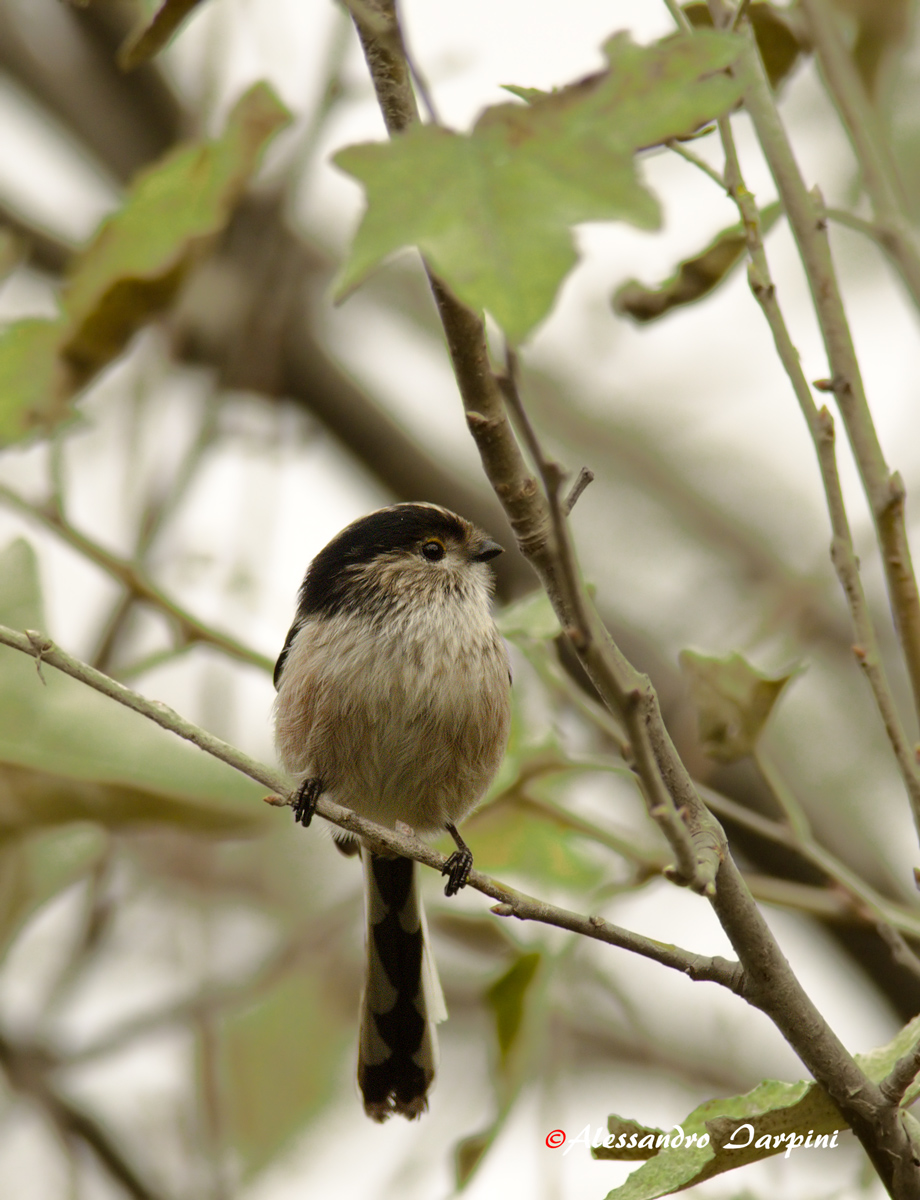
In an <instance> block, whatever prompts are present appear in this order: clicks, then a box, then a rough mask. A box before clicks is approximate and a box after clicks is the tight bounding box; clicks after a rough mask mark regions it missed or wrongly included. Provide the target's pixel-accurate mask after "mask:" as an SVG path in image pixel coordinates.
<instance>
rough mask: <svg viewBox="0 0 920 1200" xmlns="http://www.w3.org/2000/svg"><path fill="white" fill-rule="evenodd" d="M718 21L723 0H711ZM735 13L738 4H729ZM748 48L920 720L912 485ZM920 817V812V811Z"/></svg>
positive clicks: (763, 141)
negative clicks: (894, 462) (887, 438)
mask: <svg viewBox="0 0 920 1200" xmlns="http://www.w3.org/2000/svg"><path fill="white" fill-rule="evenodd" d="M709 3H710V8H711V11H713V17H714V19H715V21H716V24H717V25H719V24H720V21H721V19H722V16H723V13H724V12H725V6H724V4H723V2H722V0H709ZM729 11H730V10H729ZM738 36H739V41H740V43H741V44H742V46H743V47H744V50H743V53H742V56H741V59H740V60H739V65H738V68H737V70H739V72H741V74H742V77H743V78H744V79H745V80H746V86H745V91H744V103H745V107H746V109H747V112H748V113H749V115H750V117H751V120H752V121H753V123H754V129H755V131H756V133H757V137H758V140H759V142H760V145H761V147H762V149H763V152H764V155H765V157H766V160H767V164H768V166H769V167H770V171H771V173H772V175H773V179H774V181H775V183H776V187H777V190H778V192H779V197H780V199H781V200H782V203H783V208H784V209H785V212H786V216H787V218H788V221H789V227H790V229H791V230H792V233H793V236H794V238H795V241H796V244H797V246H798V249H799V254H800V256H801V258H802V263H803V265H804V268H805V275H806V278H807V280H808V285H809V287H810V289H811V294H812V300H813V303H814V307H815V312H816V314H817V317H818V324H819V326H820V329H821V335H822V338H823V340H824V345H825V349H826V351H827V356H828V361H829V363H830V368H831V374H832V379H833V391H834V395H835V397H836V399H837V404H838V406H839V409H840V413H841V416H842V417H843V421H844V425H845V426H846V431H847V436H848V438H849V441H850V445H851V447H852V449H853V456H854V458H855V459H856V464H857V467H858V469H859V476H860V479H861V481H862V484H863V488H864V490H865V493H866V496H867V498H868V501H869V507H870V510H871V512H872V518H873V521H874V523H875V530H876V538H877V540H878V544H879V549H880V551H881V558H882V565H883V567H884V571H885V579H886V583H887V587H888V597H889V602H890V604H891V609H892V612H893V613H894V617H895V626H896V629H897V634H898V638H899V640H900V644H901V650H902V653H903V656H904V661H905V664H906V666H907V673H908V676H909V678H910V683H911V689H912V691H913V697H914V708H915V712H916V713H917V715H918V719H920V593H918V589H917V581H916V578H915V576H914V569H913V564H912V562H911V554H910V545H909V543H908V539H907V530H906V524H905V515H904V500H905V496H904V485H903V483H902V481H901V478H900V476H899V475H898V474H897V472H894V473H892V472H891V471H890V470H889V468H888V465H887V463H886V461H885V456H884V454H883V452H882V447H881V444H880V443H879V439H878V434H877V432H876V429H875V425H874V424H873V421H872V414H871V412H870V411H869V405H868V401H867V399H866V392H865V387H864V385H863V380H862V373H861V371H860V369H859V362H858V360H857V358H856V351H855V349H854V346H853V338H852V335H851V332H850V326H849V323H848V321H847V318H846V313H845V311H844V307H843V300H842V297H841V293H840V287H839V284H838V280H837V273H836V270H835V267H834V262H833V259H832V257H831V252H830V246H829V244H828V238H827V218H826V216H825V214H824V211H823V201H822V200H821V198H820V195H819V194H818V193H816V192H809V191H808V189H807V188H806V186H805V181H804V179H803V178H802V173H801V171H800V169H799V166H798V163H797V161H796V159H795V155H794V153H793V150H792V146H791V144H790V141H789V137H788V135H787V133H786V129H785V127H784V125H783V123H782V120H781V118H780V116H779V113H778V111H777V108H776V102H775V100H774V98H773V93H772V91H771V89H770V84H769V81H768V79H767V76H766V72H765V69H764V66H763V63H762V61H761V58H760V53H759V51H758V48H757V41H756V38H755V36H754V31H753V29H752V28H751V25H750V22H749V21H746V22H744V23H743V24H742V26H741V28H740V30H739V34H738ZM915 816H916V811H915Z"/></svg>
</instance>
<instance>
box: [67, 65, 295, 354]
mask: <svg viewBox="0 0 920 1200" xmlns="http://www.w3.org/2000/svg"><path fill="white" fill-rule="evenodd" d="M289 116H290V114H289V113H288V111H287V109H286V108H285V107H284V105H283V104H282V103H281V102H280V100H278V98H277V97H276V96H275V94H274V92H273V91H272V90H271V88H269V87H268V86H267V85H266V84H264V83H259V84H256V85H255V86H254V87H252V88H250V89H249V91H248V92H246V93H245V95H244V96H242V97H241V98H240V100H239V101H238V102H237V104H236V106H235V108H234V109H233V111H232V112H231V113H230V116H229V117H228V119H227V125H226V128H225V129H224V132H223V134H222V135H221V137H220V138H218V139H217V140H216V141H205V142H199V143H194V144H192V145H187V146H180V147H178V148H177V149H176V150H174V151H172V152H171V153H170V154H169V155H167V156H166V158H165V159H163V160H162V161H161V162H158V163H156V164H155V165H154V166H153V167H150V168H148V169H147V170H145V171H142V172H141V173H140V175H138V176H137V178H136V179H135V180H134V182H133V184H132V185H131V189H130V191H129V193H128V196H127V198H126V200H125V203H124V204H123V205H122V207H121V208H120V209H119V210H118V211H117V212H116V213H114V214H113V215H112V216H111V217H108V218H107V219H106V220H105V221H103V223H102V225H101V226H100V228H99V231H98V232H97V233H96V236H95V237H94V238H93V240H92V241H91V242H90V244H89V246H87V248H86V249H85V250H84V251H83V252H82V253H81V254H79V255H77V257H76V258H75V260H74V263H73V265H72V267H71V269H70V271H69V273H68V281H67V286H66V288H65V292H64V312H65V314H66V316H67V318H68V320H69V322H70V329H69V334H68V338H67V342H66V345H65V353H66V355H67V357H68V359H69V360H70V361H71V362H72V363H73V364H74V365H75V367H76V368H77V370H78V372H79V374H80V375H81V377H82V378H89V377H90V376H91V375H92V374H93V373H94V372H95V371H97V370H98V369H99V368H100V367H101V366H103V365H104V364H105V363H107V362H109V361H110V360H111V359H112V358H114V357H115V355H116V354H118V353H119V351H120V350H121V349H122V347H123V346H124V345H125V343H126V342H127V340H128V338H129V337H130V336H131V335H132V334H133V333H134V331H135V330H136V329H137V328H139V326H140V325H141V324H143V322H144V321H146V320H147V319H148V318H149V317H150V316H151V315H152V314H153V313H156V312H159V311H160V310H162V309H163V308H165V307H166V306H167V305H168V304H169V302H170V300H171V299H172V297H173V295H174V294H175V292H176V289H177V288H178V286H179V284H180V283H181V281H182V278H183V277H184V275H185V272H186V270H187V269H188V267H189V265H190V263H191V262H192V261H193V259H194V257H195V255H196V253H197V252H199V251H201V250H202V248H203V247H204V245H205V244H206V241H207V239H208V238H210V237H212V236H213V235H214V234H216V233H218V232H219V231H220V230H221V229H223V227H224V226H225V225H226V223H227V221H228V220H229V217H230V214H231V212H232V211H233V207H234V205H235V204H236V202H237V200H238V199H239V197H240V195H241V194H242V191H243V188H244V187H245V185H246V183H247V182H248V180H249V178H250V177H251V175H252V174H253V172H254V171H255V169H256V166H257V164H258V161H259V156H260V155H261V152H262V150H263V148H264V147H265V144H266V142H267V141H268V139H269V138H270V137H271V136H272V135H273V134H274V133H276V132H277V130H278V129H280V128H281V126H282V125H285V124H286V123H287V121H288V120H289Z"/></svg>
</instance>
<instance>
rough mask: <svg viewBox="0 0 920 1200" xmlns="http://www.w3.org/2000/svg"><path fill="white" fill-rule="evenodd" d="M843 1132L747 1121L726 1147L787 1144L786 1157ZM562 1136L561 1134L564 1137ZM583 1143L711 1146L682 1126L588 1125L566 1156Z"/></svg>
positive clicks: (821, 1146) (555, 1138) (557, 1141)
mask: <svg viewBox="0 0 920 1200" xmlns="http://www.w3.org/2000/svg"><path fill="white" fill-rule="evenodd" d="M839 1132H840V1131H839V1130H837V1129H835V1130H834V1132H833V1133H821V1134H818V1135H817V1136H816V1135H815V1131H814V1130H813V1129H809V1131H808V1133H807V1134H804V1133H793V1132H790V1133H762V1134H760V1136H759V1137H758V1136H757V1132H756V1130H755V1129H754V1126H753V1125H750V1124H748V1123H744V1124H742V1125H737V1126H736V1127H735V1129H734V1130H733V1131H732V1135H731V1137H730V1138H729V1139H728V1141H727V1142H724V1143H723V1145H722V1149H723V1150H747V1149H748V1148H749V1147H753V1148H754V1149H755V1150H764V1151H774V1152H775V1151H777V1150H781V1149H782V1147H783V1146H785V1147H786V1153H785V1155H784V1157H785V1158H788V1157H789V1155H790V1154H791V1153H792V1151H793V1150H799V1149H802V1150H833V1149H834V1148H835V1147H836V1145H837V1134H838V1133H839ZM560 1135H561V1136H560ZM565 1140H566V1137H565V1134H564V1133H563V1131H562V1130H561V1129H556V1130H554V1131H553V1132H552V1133H551V1134H550V1135H549V1136H548V1137H547V1139H546V1144H547V1146H549V1147H550V1149H556V1148H557V1147H559V1146H561V1145H562V1144H563V1142H564V1141H565ZM579 1143H580V1144H581V1145H583V1146H595V1147H600V1146H604V1147H605V1148H606V1149H607V1150H614V1149H615V1150H650V1151H655V1150H661V1149H665V1148H668V1149H674V1148H679V1147H681V1146H683V1147H684V1148H685V1149H689V1148H690V1147H691V1146H699V1147H700V1148H704V1147H706V1146H708V1145H709V1134H708V1133H702V1134H700V1133H684V1131H683V1129H682V1128H681V1127H680V1125H674V1126H673V1127H672V1128H671V1130H670V1132H668V1133H651V1132H649V1133H644V1134H639V1133H637V1132H633V1133H629V1134H627V1133H620V1134H615V1133H608V1132H607V1130H606V1129H604V1128H603V1126H598V1128H597V1129H596V1130H595V1133H594V1136H593V1137H592V1136H591V1126H590V1125H586V1126H585V1127H584V1129H583V1130H582V1131H581V1132H580V1133H578V1134H576V1135H575V1137H573V1138H572V1139H571V1140H570V1141H569V1144H568V1145H567V1146H566V1148H565V1149H564V1150H563V1152H562V1153H563V1155H566V1154H568V1152H569V1151H570V1150H571V1149H572V1148H573V1147H575V1146H577V1145H578V1144H579Z"/></svg>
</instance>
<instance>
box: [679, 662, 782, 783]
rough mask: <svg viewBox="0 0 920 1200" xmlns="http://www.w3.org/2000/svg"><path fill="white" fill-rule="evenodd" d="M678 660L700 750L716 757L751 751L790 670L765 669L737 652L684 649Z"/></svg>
mask: <svg viewBox="0 0 920 1200" xmlns="http://www.w3.org/2000/svg"><path fill="white" fill-rule="evenodd" d="M680 666H681V670H682V671H683V673H684V676H685V678H686V679H687V682H688V684H689V686H690V698H691V700H692V701H693V705H694V707H695V708H696V715H697V721H698V723H699V731H700V741H701V742H702V744H703V750H704V752H705V753H706V754H708V755H709V757H710V758H714V759H716V760H717V761H718V762H737V761H738V759H740V758H744V757H745V756H746V755H748V754H752V753H753V752H754V749H755V747H756V745H757V739H758V738H759V737H760V734H761V732H762V731H763V727H764V725H765V724H766V722H767V718H768V717H769V716H770V713H771V712H772V711H773V705H774V704H775V703H776V701H777V700H778V699H779V695H780V692H782V690H783V688H785V686H786V684H787V683H788V682H789V680H790V679H792V678H793V675H794V674H795V672H794V671H793V672H790V673H789V674H788V675H765V674H764V673H763V672H762V671H758V670H757V669H756V667H752V666H751V664H750V663H749V662H747V660H746V659H744V658H743V657H742V656H741V655H740V654H729V655H728V657H727V658H710V657H707V656H706V655H704V654H695V653H694V652H693V651H692V650H683V651H681V654H680Z"/></svg>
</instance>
